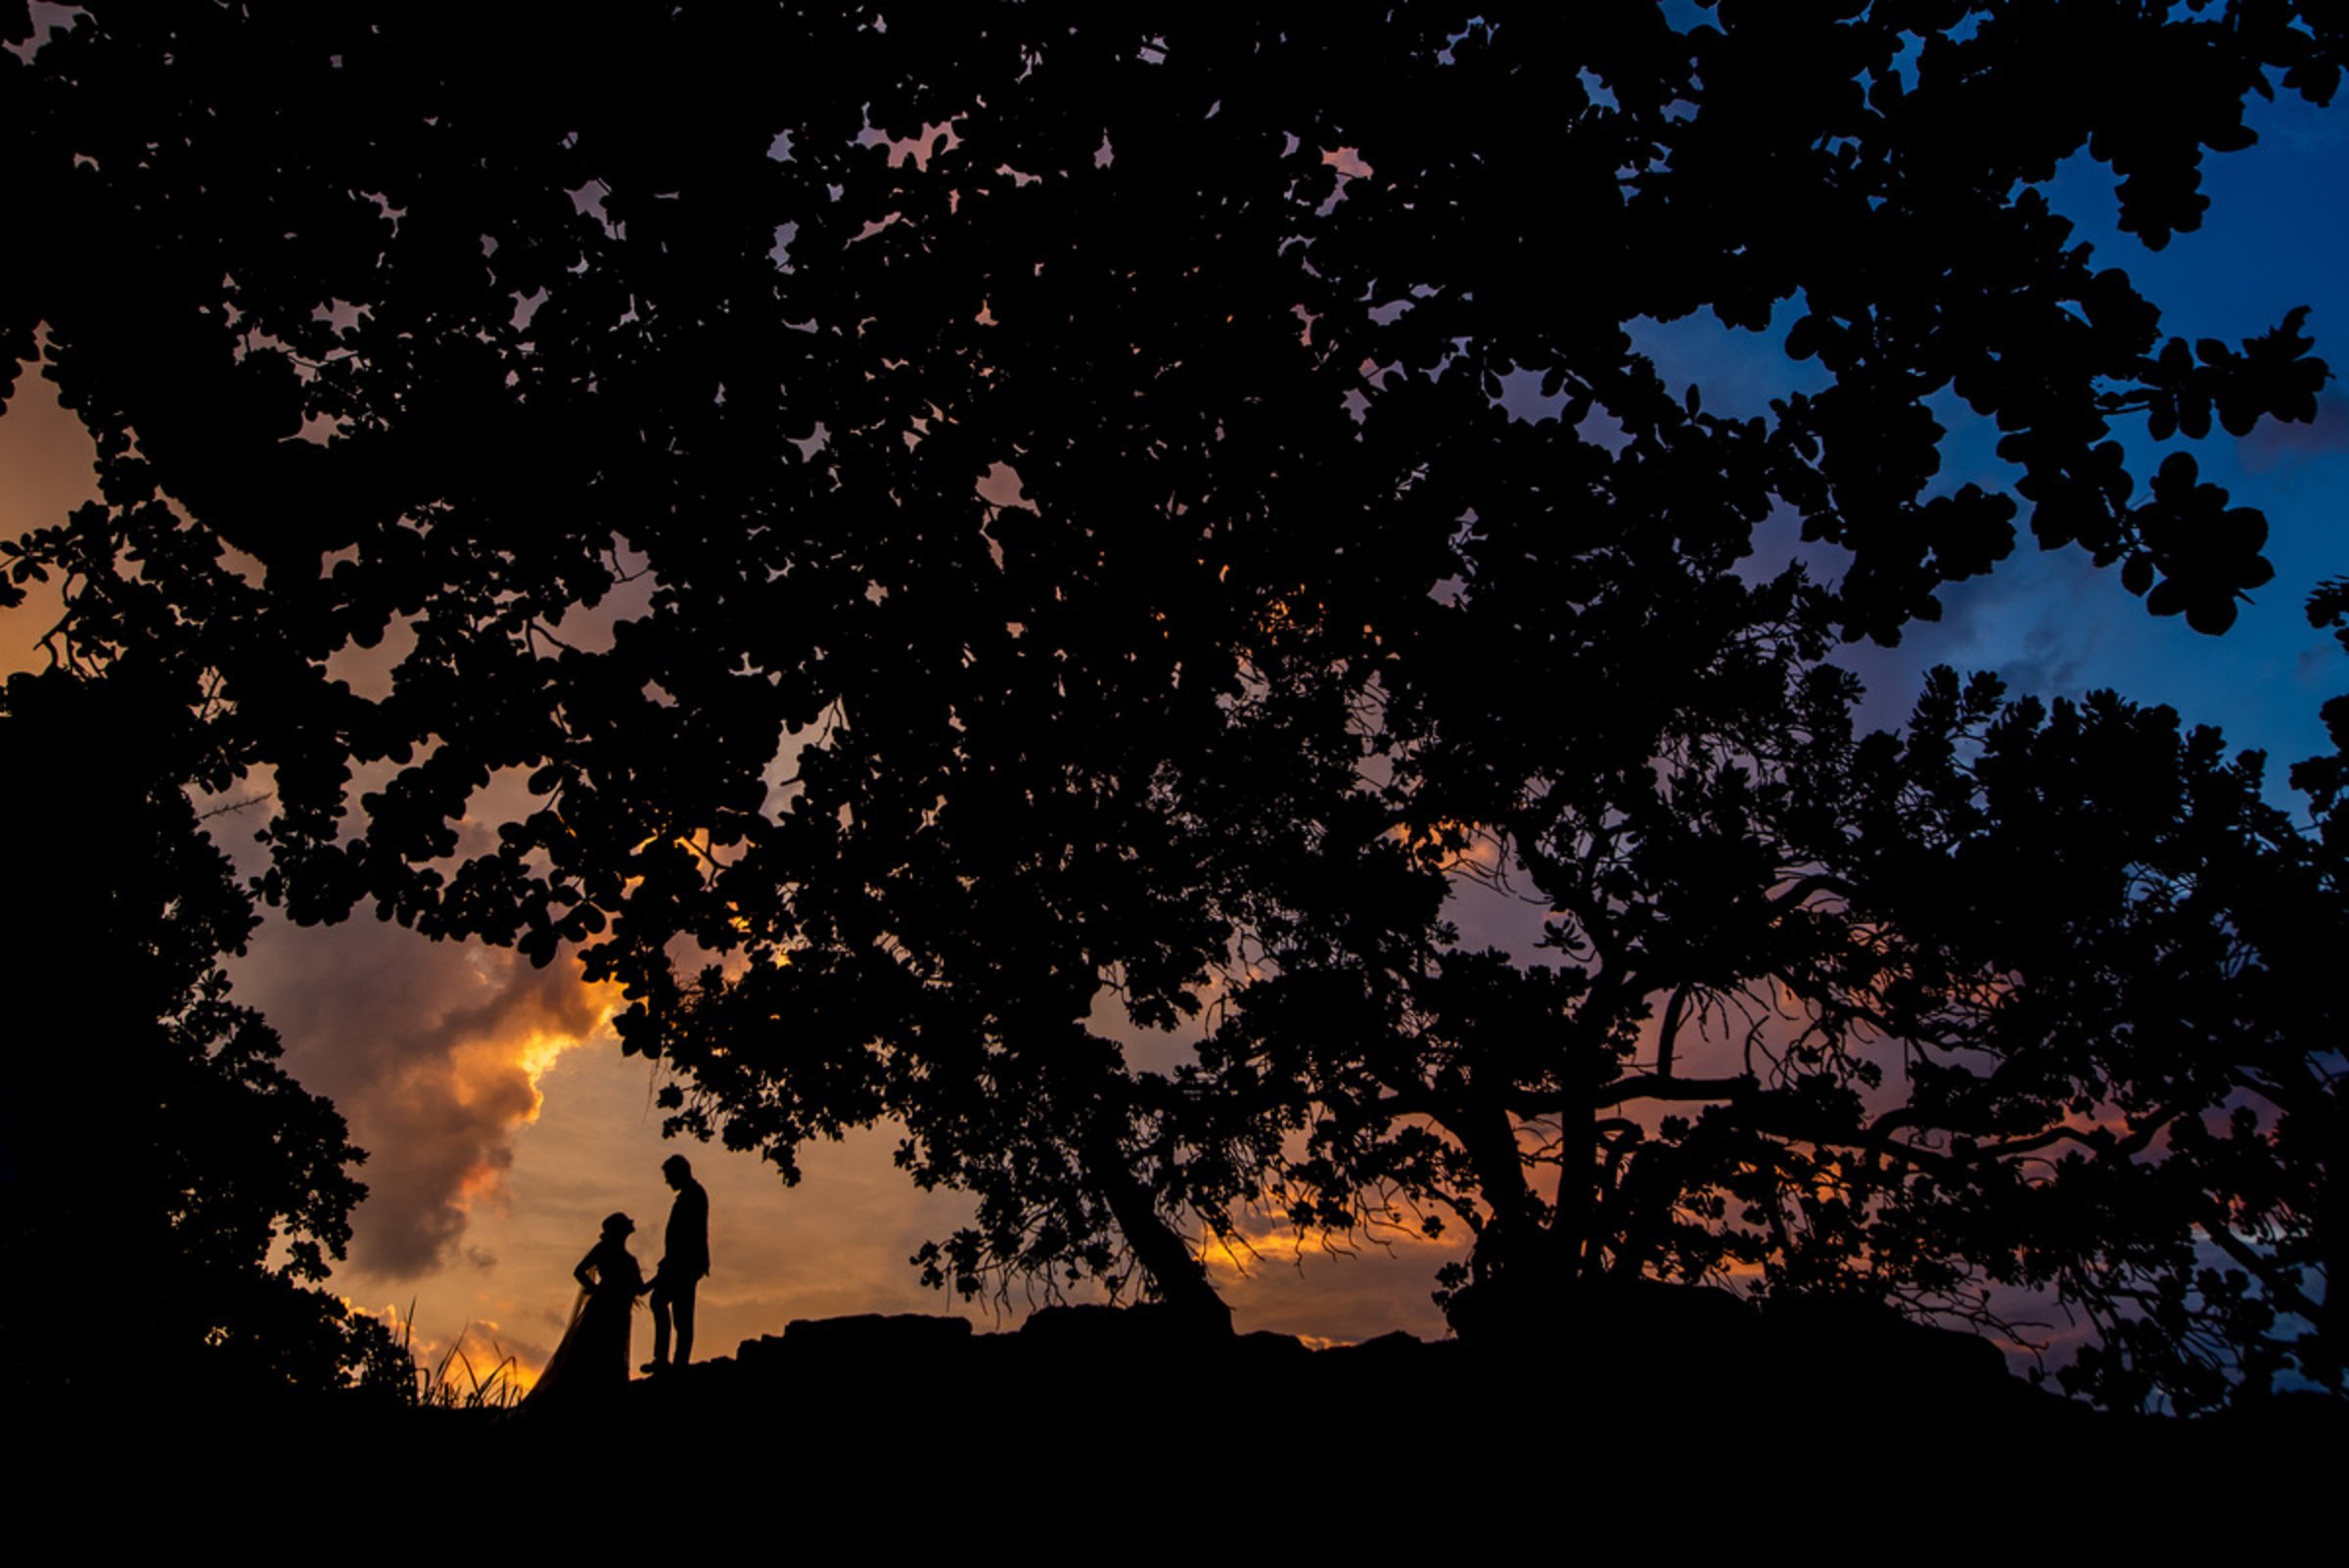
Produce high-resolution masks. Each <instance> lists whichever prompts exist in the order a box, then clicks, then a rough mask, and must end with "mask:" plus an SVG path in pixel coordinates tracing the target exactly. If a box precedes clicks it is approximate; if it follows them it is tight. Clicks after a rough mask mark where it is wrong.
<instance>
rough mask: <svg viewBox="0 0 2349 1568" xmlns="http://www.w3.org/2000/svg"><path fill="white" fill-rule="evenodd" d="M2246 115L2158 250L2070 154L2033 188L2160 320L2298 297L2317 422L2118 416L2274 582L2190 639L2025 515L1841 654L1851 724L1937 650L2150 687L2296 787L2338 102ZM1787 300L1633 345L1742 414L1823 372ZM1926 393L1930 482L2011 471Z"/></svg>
mask: <svg viewBox="0 0 2349 1568" xmlns="http://www.w3.org/2000/svg"><path fill="white" fill-rule="evenodd" d="M2247 118H2248V121H2249V123H2250V124H2251V125H2252V126H2253V127H2254V128H2255V129H2256V130H2257V131H2258V132H2259V141H2258V143H2257V145H2255V146H2253V147H2252V148H2250V149H2248V150H2246V151H2244V152H2241V153H2236V154H2230V155H2210V156H2209V157H2208V158H2207V159H2206V161H2205V165H2204V189H2205V191H2206V192H2207V194H2208V195H2209V196H2210V197H2211V209H2210V212H2209V213H2208V215H2207V217H2206V220H2205V223H2204V226H2203V228H2202V229H2201V230H2199V231H2197V232H2195V233H2191V234H2182V235H2179V236H2178V237H2176V238H2175V239H2173V240H2172V241H2171V243H2170V245H2169V247H2168V248H2167V249H2166V250H2163V251H2159V252H2152V251H2147V250H2146V249H2145V248H2144V247H2143V246H2142V245H2141V244H2140V243H2138V241H2137V240H2136V239H2135V237H2133V236H2130V235H2126V234H2123V233H2121V232H2120V230H2119V229H2118V227H2117V226H2116V224H2115V218H2116V215H2117V210H2118V208H2117V205H2116V203H2115V200H2114V197H2113V179H2112V173H2111V170H2110V169H2109V168H2108V167H2106V166H2104V165H2102V164H2099V163H2096V162H2095V161H2093V160H2091V159H2090V158H2089V157H2088V156H2087V155H2086V154H2085V153H2083V154H2080V155H2078V156H2077V157H2075V158H2074V159H2072V160H2071V161H2069V162H2067V163H2066V164H2065V165H2064V166H2063V167H2062V168H2061V169H2060V170H2059V171H2058V173H2057V176H2056V178H2055V180H2054V181H2053V183H2052V184H2051V185H2050V187H2049V189H2048V194H2049V199H2050V203H2051V205H2053V206H2054V207H2055V208H2056V209H2057V210H2058V211H2061V212H2062V213H2064V214H2065V215H2066V216H2068V217H2070V218H2071V219H2072V220H2073V222H2074V223H2075V225H2076V226H2077V228H2076V234H2075V238H2076V239H2077V240H2079V241H2084V242H2087V243H2089V244H2092V245H2094V246H2095V247H2096V262H2097V263H2098V264H2099V265H2108V266H2119V267H2121V268H2122V269H2124V270H2125V271H2127V272H2128V273H2129V274H2130V275H2131V276H2132V277H2133V278H2134V279H2135V280H2136V281H2137V285H2138V288H2139V290H2140V292H2142V294H2144V295H2145V297H2146V298H2148V299H2150V300H2153V301H2154V302H2155V303H2156V304H2158V305H2160V306H2161V307H2162V311H2163V319H2162V328H2163V331H2164V333H2165V334H2166V335H2169V336H2180V337H2185V338H2188V339H2189V340H2190V339H2194V338H2200V337H2215V338H2221V339H2225V340H2227V341H2229V342H2231V343H2232V342H2235V341H2238V340H2240V339H2242V338H2245V337H2249V336H2252V335H2254V334H2257V333H2260V332H2264V331H2266V330H2268V329H2269V328H2270V327H2272V326H2274V325H2275V324H2276V323H2277V322H2278V321H2279V320H2280V319H2281V318H2282V316H2283V315H2284V313H2285V312H2286V311H2288V310H2290V309H2292V308H2293V307H2295V306H2298V305H2303V304H2305V305H2308V306H2310V307H2311V310H2310V316H2309V321H2308V328H2307V330H2308V331H2309V332H2310V333H2311V334H2312V335H2313V336H2314V337H2315V338H2316V340H2317V345H2318V346H2317V352H2318V354H2319V355H2320V356H2321V357H2324V358H2326V360H2327V361H2328V362H2329V363H2331V364H2332V365H2334V366H2335V367H2336V372H2335V379H2334V381H2333V382H2332V383H2330V384H2329V385H2328V386H2327V387H2326V392H2325V394H2324V396H2323V398H2322V400H2321V405H2320V407H2321V412H2320V416H2319V418H2318V420H2317V422H2316V424H2315V425H2314V426H2310V425H2289V426H2286V425H2278V424H2276V423H2274V422H2269V423H2267V424H2263V425H2262V426H2261V427H2260V428H2259V430H2258V431H2256V432H2255V433H2254V434H2253V435H2252V436H2251V437H2250V438H2246V439H2245V440H2243V441H2241V442H2239V443H2238V442H2236V441H2234V440H2233V439H2231V438H2227V437H2226V436H2225V435H2224V434H2223V433H2214V435H2213V437H2212V438H2210V439H2207V440H2201V441H2191V440H2186V439H2184V438H2181V439H2179V440H2176V441H2173V442H2170V443H2167V444H2166V446H2165V445H2161V444H2157V443H2155V442H2152V441H2150V440H2148V439H2146V438H2145V437H2144V433H2143V424H2142V420H2138V419H2131V420H2129V421H2127V422H2125V423H2124V425H2123V427H2122V428H2121V430H2120V431H2119V435H2120V437H2121V438H2122V439H2123V440H2124V442H2125V443H2126V444H2127V445H2128V446H2129V449H2130V453H2131V457H2132V460H2133V467H2134V471H2135V472H2136V473H2137V474H2138V475H2139V477H2140V482H2141V484H2142V482H2143V481H2144V480H2145V479H2146V478H2148V477H2149V476H2150V474H2151V473H2152V470H2153V469H2154V467H2155V466H2156V465H2157V464H2158V462H2159V460H2160V459H2159V453H2160V452H2161V451H2163V450H2165V449H2167V447H2168V446H2175V447H2181V448H2184V449H2187V450H2189V451H2191V452H2192V453H2193V455H2194V457H2195V459H2196V461H2197V462H2198V463H2199V465H2200V467H2201V470H2202V477H2203V478H2204V479H2205V480H2206V481H2209V482H2212V483H2215V484H2220V485H2222V486H2224V487H2225V488H2227V489H2228V490H2229V492H2230V493H2231V495H2232V496H2233V498H2234V504H2236V505H2250V506H2257V507H2259V508H2261V509H2262V510H2264V511H2265V512H2266V513H2267V515H2268V521H2269V525H2270V527H2271V530H2272V532H2271V535H2270V540H2269V545H2268V550H2267V554H2268V558H2269V559H2270V560H2271V561H2272V562H2273V563H2274V565H2275V567H2276V579H2275V580H2274V581H2273V582H2271V583H2269V584H2268V585H2267V586H2266V587H2264V588H2262V589H2260V590H2259V591H2258V592H2257V594H2256V595H2255V596H2254V600H2255V602H2254V603H2252V604H2250V605H2246V606H2244V607H2243V610H2242V615H2241V617H2240V619H2239V620H2238V621H2237V622H2236V623H2235V625H2234V628H2233V629H2232V630H2230V631H2229V632H2228V633H2227V634H2226V635H2224V636H2221V637H2207V636H2203V635H2201V634H2199V633H2197V632H2194V631H2192V630H2190V629H2189V628H2188V626H2187V625H2186V623H2185V622H2184V621H2183V620H2182V619H2170V620H2160V619H2156V618H2154V617H2152V616H2149V615H2147V614H2146V613H2145V610H2144V608H2143V605H2142V603H2141V602H2140V601H2139V600H2137V599H2135V598H2133V597H2131V596H2130V595H2129V594H2128V593H2127V592H2126V591H2125V590H2123V588H2122V587H2121V584H2120V580H2119V576H2118V573H2117V572H2111V571H2102V572H2100V571H2097V570H2096V568H2095V567H2094V566H2092V565H2091V564H2090V562H2089V560H2088V558H2087V556H2086V555H2085V554H2084V553H2083V552H2082V551H2080V550H2078V549H2076V548H2067V549H2065V550H2061V551H2056V552H2053V553H2043V552H2041V551H2040V550H2039V549H2038V548H2037V545H2036V542H2035V541H2033V540H2032V539H2031V538H2030V537H2029V535H2028V532H2027V531H2026V532H2025V534H2024V536H2023V538H2022V540H2021V542H2020V543H2019V544H2018V546H2017V548H2016V551H2015V554H2014V555H2013V556H2012V557H2011V558H2009V559H2008V560H2007V561H2005V562H2004V563H2002V564H2001V565H2000V567H1999V568H1998V570H1997V571H1996V572H1994V573H1993V574H1992V575H1991V576H1988V577H1986V578H1977V579H1975V580H1973V581H1971V582H1966V583H1960V584H1957V585H1956V586H1954V587H1952V588H1949V589H1945V590H1944V592H1943V595H1942V598H1943V604H1944V607H1945V615H1944V619H1943V620H1942V621H1941V623H1939V624H1921V623H1920V624H1916V625H1912V626H1911V628H1910V629H1909V632H1908V634H1907V636H1906V638H1905V639H1904V641H1903V643H1902V646H1901V647H1899V648H1898V649H1893V650H1884V649H1877V648H1874V647H1872V646H1866V645H1863V646H1860V647H1855V648H1851V649H1847V650H1846V651H1845V653H1844V655H1843V656H1842V657H1843V659H1844V661H1845V662H1846V663H1848V664H1850V665H1851V666H1852V667H1853V668H1854V669H1858V670H1859V671H1860V672H1861V674H1862V675H1863V676H1864V677H1865V679H1866V681H1867V683H1868V687H1869V703H1868V708H1867V715H1866V716H1867V719H1868V721H1869V722H1871V723H1873V724H1876V725H1891V724H1894V723H1897V722H1899V721H1900V719H1901V718H1902V716H1903V715H1905V714H1906V712H1907V710H1908V707H1909V704H1910V702H1911V698H1912V697H1913V695H1914V693H1915V690H1916V687H1917V681H1918V677H1919V676H1920V675H1921V674H1922V672H1923V671H1924V670H1925V669H1930V668H1931V667H1932V666H1934V665H1937V664H1949V665H1954V666H1957V667H1958V668H1959V669H1969V670H1970V669H1990V670H1994V671H1996V672H1998V673H1999V674H2000V675H2002V676H2003V677H2004V678H2005V679H2006V680H2007V682H2008V684H2009V686H2010V687H2012V688H2013V689H2014V690H2015V691H2016V692H2017V693H2021V692H2031V693H2036V694H2038V695H2041V696H2045V697H2054V696H2079V695H2081V694H2083V693H2085V692H2088V691H2091V690H2095V689H2097V688H2100V687H2111V688H2114V689H2116V690H2118V691H2120V692H2121V693H2123V694H2124V695H2126V696H2128V697H2131V698H2133V699H2135V700H2137V701H2140V702H2145V703H2165V704H2168V705H2169V706H2171V707H2174V708H2176V709H2177V710H2178V711H2179V713H2180V714H2181V715H2183V716H2184V717H2185V718H2186V719H2187V720H2188V722H2189V723H2216V724H2218V725H2220V727H2222V728H2223V729H2224V730H2225V731H2226V732H2227V735H2228V738H2229V740H2230V742H2231V743H2232V744H2233V745H2234V746H2236V747H2238V748H2240V747H2258V748H2262V749H2265V750H2266V751H2268V752H2269V754H2270V793H2271V795H2272V796H2273V797H2274V798H2276V799H2278V800H2279V801H2285V800H2293V801H2296V799H2297V798H2296V797H2292V796H2290V794H2289V791H2288V790H2286V789H2285V787H2284V784H2283V773H2284V769H2285V767H2286V765H2288V763H2290V762H2291V761H2296V760H2298V759H2300V758H2303V757H2307V756H2310V755H2312V754H2315V753H2317V752H2320V751H2324V750H2327V749H2328V747H2327V746H2326V741H2325V734H2324V727H2323V725H2322V723H2321V722H2320V721H2319V719H2318V717H2317V710H2318V707H2319V705H2320V704H2322V703H2323V701H2324V700H2325V699H2326V697H2328V696H2331V695H2333V694H2334V693H2336V692H2341V691H2349V659H2344V658H2343V657H2342V656H2341V654H2340V653H2339V651H2338V650H2337V649H2336V648H2335V646H2334V645H2333V643H2332V641H2331V639H2330V638H2329V637H2328V636H2326V634H2324V633H2322V632H2319V631H2316V630H2313V629H2312V628H2311V627H2310V626H2309V625H2308V623H2307V620H2306V618H2305V616H2304V614H2303V608H2302V607H2303V605H2304V603H2305V602H2306V600H2307V597H2308V594H2309V591H2310V590H2311V589H2312V588H2314V587H2315V586H2316V585H2317V583H2318V582H2319V581H2320V580H2322V579H2323V578H2325V577H2326V576H2342V575H2349V548H2344V540H2343V536H2342V529H2341V523H2342V516H2341V514H2342V503H2343V501H2344V499H2345V498H2349V391H2345V389H2344V385H2343V382H2342V380H2341V372H2343V371H2349V262H2345V261H2344V257H2349V117H2344V115H2342V114H2341V113H2340V112H2339V107H2338V106H2335V107H2334V108H2333V109H2331V110H2320V109H2316V108H2313V107H2311V106H2310V105H2308V104H2306V103H2304V102H2302V101H2301V100H2299V99H2298V98H2296V97H2290V96H2286V95H2281V94H2280V95H2279V97H2278V99H2277V100H2276V101H2275V102H2273V103H2268V102H2262V101H2259V100H2254V101H2253V104H2252V107H2251V110H2250V112H2249V114H2248V115H2247ZM1796 313H1797V312H1796V311H1795V310H1794V309H1793V307H1792V306H1791V305H1789V306H1782V307H1781V310H1780V313H1779V321H1778V323H1777V327H1778V328H1779V329H1780V330H1777V331H1773V332H1772V333H1767V334H1754V333H1740V332H1734V331H1731V330H1729V329H1727V328H1724V327H1722V326H1721V325H1720V324H1719V323H1718V322H1717V321H1715V320H1714V319H1713V318H1712V317H1710V316H1707V315H1698V316H1691V317H1686V318H1683V319H1681V320H1680V321H1676V322H1672V323H1669V324H1657V323H1653V322H1648V323H1643V324H1642V325H1641V327H1640V329H1639V330H1638V332H1637V341H1638V342H1639V345H1640V346H1641V348H1642V349H1643V350H1645V351H1646V352H1647V353H1648V354H1650V355H1651V357H1653V358H1654V359H1655V360H1656V363H1657V366H1658V369H1659V371H1660V372H1661V373H1662V375H1663V376H1664V378H1665V380H1666V381H1667V382H1668V383H1669V384H1671V385H1673V386H1676V387H1678V386H1680V385H1681V384H1683V383H1686V382H1691V381H1693V382H1698V383H1701V384H1702V386H1703V388H1704V393H1705V406H1706V407H1707V408H1710V409H1716V410H1719V411H1722V412H1727V413H1740V414H1743V413H1754V414H1759V413H1763V412H1765V411H1766V407H1767V403H1768V400H1769V398H1771V397H1772V396H1774V395H1778V394H1780V393H1782V392H1787V391H1792V390H1804V389H1814V388H1816V387H1817V386H1819V385H1820V381H1819V376H1820V372H1819V369H1818V367H1817V366H1816V365H1815V364H1798V363H1796V362H1794V361H1792V360H1789V359H1787V358H1786V356H1785V354H1784V353H1783V352H1782V351H1781V349H1780V348H1779V346H1778V345H1779V341H1780V339H1781V338H1782V336H1783V333H1782V329H1783V327H1784V326H1785V325H1786V324H1787V323H1788V322H1790V321H1791V320H1792V319H1793V318H1794V315H1795V314H1796ZM1944 405H1945V406H1943V408H1942V410H1941V417H1942V421H1943V423H1944V424H1945V425H1947V426H1948V427H1949V428H1950V431H1951V435H1950V438H1949V439H1948V440H1947V442H1946V443H1945V446H1944V450H1943V469H1942V473H1941V477H1940V484H1941V485H1942V486H1943V487H1944V488H1945V489H1955V488H1957V486H1958V485H1960V484H1965V483H1967V482H1968V481H1973V482H1976V483H1980V484H1984V485H1985V486H1989V485H1992V484H1996V485H2000V486H2002V487H2004V485H2006V484H2010V483H2011V482H2012V480H2013V479H2014V478H2015V476H2016V473H2017V470H2015V469H2014V468H2013V467H2012V466H2011V465H2008V464H2006V463H2004V461H2002V460H2001V459H2000V458H1999V457H1998V456H1997V455H1996V452H1995V450H1994V447H1995V444H1996V439H1997V433H1996V431H1995V430H1994V429H1993V428H1992V427H1991V426H1990V424H1989V422H1988V421H1985V420H1981V419H1979V418H1977V417H1976V416H1974V415H1973V414H1972V412H1971V411H1970V410H1968V409H1967V408H1966V407H1965V406H1964V405H1963V404H1962V403H1960V402H1958V401H1957V399H1956V397H1955V396H1954V395H1950V394H1945V397H1944ZM1765 548H1766V549H1776V550H1784V549H1789V548H1791V549H1792V550H1793V551H1794V553H1795V554H1797V555H1799V556H1803V557H1805V558H1807V559H1809V560H1810V561H1811V563H1812V565H1813V566H1814V568H1815V569H1818V570H1820V571H1823V572H1826V573H1829V574H1832V573H1833V571H1835V570H1836V568H1835V564H1834V562H1833V561H1832V560H1831V559H1828V557H1831V555H1832V554H1833V552H1831V551H1828V550H1825V549H1824V548H1822V547H1820V546H1816V545H1814V546H1804V545H1800V544H1798V543H1797V542H1796V541H1795V539H1794V535H1793V530H1792V528H1791V527H1788V528H1786V529H1784V530H1780V533H1779V536H1778V537H1777V538H1776V539H1775V540H1774V541H1772V540H1766V542H1765Z"/></svg>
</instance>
